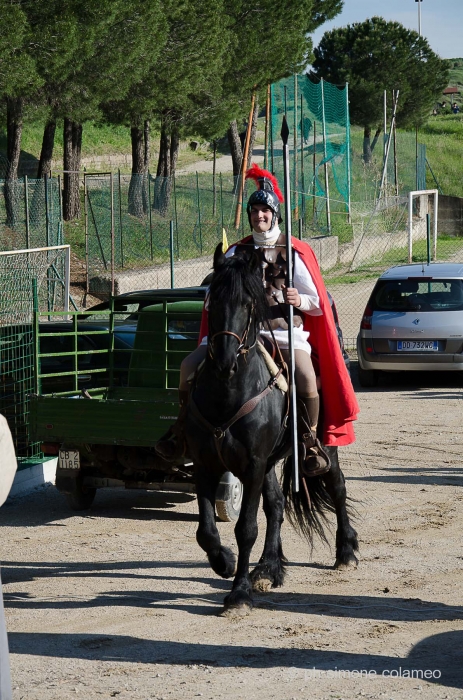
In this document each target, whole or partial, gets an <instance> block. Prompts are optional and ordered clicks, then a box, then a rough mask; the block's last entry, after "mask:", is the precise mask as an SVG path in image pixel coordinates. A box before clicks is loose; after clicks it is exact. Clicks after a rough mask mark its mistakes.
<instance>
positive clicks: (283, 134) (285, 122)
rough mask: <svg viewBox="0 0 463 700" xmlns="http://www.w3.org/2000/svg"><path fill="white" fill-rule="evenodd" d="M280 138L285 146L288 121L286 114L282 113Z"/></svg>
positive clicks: (287, 134)
mask: <svg viewBox="0 0 463 700" xmlns="http://www.w3.org/2000/svg"><path fill="white" fill-rule="evenodd" d="M280 136H281V139H282V141H283V145H284V146H286V144H287V143H288V136H289V127H288V122H287V120H286V114H284V115H283V124H282V125H281V132H280Z"/></svg>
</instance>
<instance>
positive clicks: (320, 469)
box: [156, 165, 359, 476]
mask: <svg viewBox="0 0 463 700" xmlns="http://www.w3.org/2000/svg"><path fill="white" fill-rule="evenodd" d="M246 178H252V179H254V180H255V181H256V184H257V186H258V189H257V190H256V191H255V192H253V194H252V195H251V196H250V198H249V200H248V203H247V214H248V219H249V224H250V226H251V231H252V235H251V236H249V237H247V238H245V239H244V240H243V241H239V243H244V244H252V243H254V246H255V248H256V250H257V251H258V253H259V256H260V258H261V263H262V276H263V283H264V287H265V290H266V293H267V298H268V302H269V305H270V307H271V314H270V318H271V320H270V324H271V327H272V330H273V335H274V337H275V339H276V340H277V342H278V344H279V346H280V350H281V351H282V355H283V357H284V359H285V360H286V361H287V360H288V354H289V353H288V324H287V322H286V320H285V316H286V313H285V303H286V304H291V305H292V306H294V322H293V325H294V335H293V337H294V356H295V382H296V392H297V396H298V412H299V416H298V418H299V420H298V423H299V441H300V443H301V447H302V449H303V453H304V451H305V454H303V459H304V466H303V471H304V473H305V475H306V476H316V475H318V474H323V473H325V472H327V471H328V470H329V468H330V461H329V458H328V456H327V454H326V453H325V451H324V450H323V449H322V448H321V445H320V443H319V441H318V440H317V438H316V434H317V426H318V417H319V407H320V400H319V394H318V389H317V376H316V372H315V369H314V364H315V365H316V368H317V372H318V374H319V376H320V380H321V386H322V387H323V397H324V402H323V429H322V432H321V435H322V441H323V444H324V445H327V446H328V445H348V444H350V443H351V442H353V441H354V440H355V436H354V431H353V427H352V421H353V420H355V419H356V417H357V413H358V410H359V409H358V405H357V401H356V399H355V395H354V392H353V389H352V384H351V381H350V377H349V374H348V372H347V369H346V365H345V362H344V358H343V356H342V353H341V349H340V346H339V340H338V335H337V332H336V327H335V324H334V319H333V314H332V311H331V305H330V302H329V299H328V295H327V292H326V289H325V285H324V282H323V279H322V276H321V273H320V269H319V266H318V262H317V259H316V257H315V254H314V252H313V250H312V248H311V247H310V246H309V245H308V244H307V243H304V242H302V241H299V240H297V239H295V238H292V249H293V287H291V288H288V287H286V286H285V279H286V274H287V266H286V246H285V241H286V239H285V236H284V234H282V233H281V231H280V228H279V224H280V223H281V222H282V218H281V211H280V202H282V201H283V197H282V195H281V192H280V190H279V188H278V183H277V181H276V178H275V177H274V176H273V175H271V173H269V172H267V171H266V170H263V169H261V168H259V167H258V166H257V165H253V166H252V167H251V168H250V169H249V170H248V172H247V174H246ZM236 245H238V244H234V245H232V246H231V247H230V248H229V249H228V251H227V253H226V255H227V256H230V255H233V254H234V251H235V249H236ZM206 334H207V331H205V332H203V333H201V334H200V336H201V338H202V340H201V344H200V345H199V346H198V348H196V350H195V351H194V352H192V353H191V354H190V355H189V356H188V357H187V358H185V360H184V361H183V362H182V366H181V371H180V386H179V401H180V413H179V417H178V419H177V422H176V423H175V424H174V425H173V426H171V428H170V429H169V431H168V432H167V433H166V435H165V436H163V437H162V438H161V439H160V441H159V442H158V443H157V445H156V451H157V452H158V453H159V454H160V455H161V456H162V457H164V459H167V460H169V461H174V460H176V459H178V458H179V457H180V456H181V454H182V451H183V438H182V437H181V433H182V427H183V422H184V417H185V415H186V405H187V401H188V393H189V383H188V379H189V377H190V376H191V375H192V374H193V373H194V372H195V370H196V369H197V367H198V366H199V364H200V362H201V361H202V360H203V359H204V358H205V357H206V351H207V335H206ZM261 335H262V336H266V337H269V338H270V337H271V333H270V331H269V330H268V329H262V330H261ZM203 336H204V337H203ZM312 351H313V353H312Z"/></svg>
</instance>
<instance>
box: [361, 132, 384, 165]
mask: <svg viewBox="0 0 463 700" xmlns="http://www.w3.org/2000/svg"><path fill="white" fill-rule="evenodd" d="M380 133H381V127H380V126H379V127H378V128H377V129H376V131H375V136H374V138H373V141H371V127H369V126H365V127H364V129H363V162H364V163H365V165H368V164H369V163H371V155H372V153H373V151H374V148H375V146H376V144H377V143H378V138H379V135H380Z"/></svg>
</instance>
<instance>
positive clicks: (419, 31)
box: [415, 0, 423, 190]
mask: <svg viewBox="0 0 463 700" xmlns="http://www.w3.org/2000/svg"><path fill="white" fill-rule="evenodd" d="M415 2H417V3H418V34H419V36H420V37H421V3H422V2H423V0H415ZM415 170H416V177H415V181H416V189H417V190H419V189H420V188H419V187H418V184H419V183H418V126H416V127H415Z"/></svg>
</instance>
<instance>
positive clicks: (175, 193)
mask: <svg viewBox="0 0 463 700" xmlns="http://www.w3.org/2000/svg"><path fill="white" fill-rule="evenodd" d="M172 182H173V185H174V212H175V233H176V236H177V258H178V259H179V260H180V245H179V242H178V217H177V186H176V184H175V173H174V174H173V175H172Z"/></svg>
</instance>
